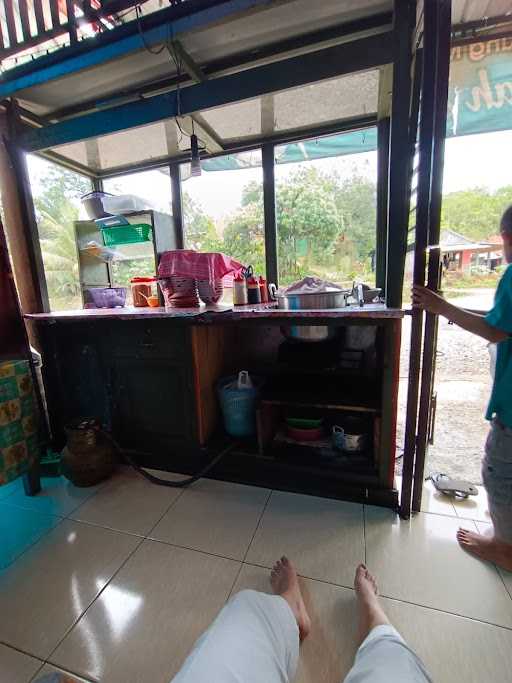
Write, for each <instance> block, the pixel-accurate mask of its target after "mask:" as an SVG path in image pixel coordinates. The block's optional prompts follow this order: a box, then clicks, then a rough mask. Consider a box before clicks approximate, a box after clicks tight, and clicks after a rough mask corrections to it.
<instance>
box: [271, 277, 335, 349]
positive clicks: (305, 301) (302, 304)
mask: <svg viewBox="0 0 512 683" xmlns="http://www.w3.org/2000/svg"><path fill="white" fill-rule="evenodd" d="M269 289H270V292H271V295H273V296H274V298H277V303H278V308H281V309H283V310H286V311H307V310H312V309H313V310H315V309H320V310H321V309H329V308H344V307H345V306H346V305H347V296H348V292H347V291H345V290H339V289H336V290H332V291H327V292H322V293H319V294H294V293H293V292H291V293H289V294H286V293H285V294H280V293H276V292H275V288H274V289H272V287H270V288H269ZM281 330H282V332H283V334H284V335H285V337H288V338H289V339H297V340H299V341H307V342H316V341H324V340H325V339H330V338H331V337H333V336H334V335H335V334H336V328H334V327H329V326H328V325H287V326H286V327H282V328H281Z"/></svg>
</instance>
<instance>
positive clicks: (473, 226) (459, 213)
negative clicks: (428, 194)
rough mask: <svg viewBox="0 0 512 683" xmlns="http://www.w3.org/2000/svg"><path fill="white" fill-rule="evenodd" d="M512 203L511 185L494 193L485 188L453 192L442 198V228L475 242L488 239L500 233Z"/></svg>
mask: <svg viewBox="0 0 512 683" xmlns="http://www.w3.org/2000/svg"><path fill="white" fill-rule="evenodd" d="M510 204H512V185H506V186H504V187H500V188H499V189H498V190H496V191H494V192H491V191H490V190H488V189H486V188H485V187H473V188H470V189H468V190H460V191H459V192H451V193H450V194H447V195H445V196H444V197H443V207H442V214H441V228H443V229H449V230H454V231H455V232H458V233H460V234H461V235H464V236H465V237H469V238H470V239H474V240H485V239H486V238H487V237H490V236H491V235H496V234H497V233H498V232H499V230H500V219H501V215H502V213H503V211H504V210H505V209H506V208H507V206H509V205H510Z"/></svg>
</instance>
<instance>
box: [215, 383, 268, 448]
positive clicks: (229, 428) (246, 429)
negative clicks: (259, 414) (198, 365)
mask: <svg viewBox="0 0 512 683" xmlns="http://www.w3.org/2000/svg"><path fill="white" fill-rule="evenodd" d="M239 378H240V380H241V381H239ZM261 384H262V383H261V380H259V379H257V378H255V377H254V376H253V377H252V381H251V379H250V378H249V375H248V373H246V372H245V371H242V372H241V373H239V375H231V376H230V377H224V378H223V379H221V380H220V381H219V383H218V384H217V392H218V395H219V401H220V406H221V410H222V416H223V418H224V428H225V429H226V432H227V433H228V434H229V435H230V436H234V437H245V436H252V435H253V434H255V433H256V403H257V400H258V397H259V394H260V389H261Z"/></svg>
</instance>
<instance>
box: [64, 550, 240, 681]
mask: <svg viewBox="0 0 512 683" xmlns="http://www.w3.org/2000/svg"><path fill="white" fill-rule="evenodd" d="M239 569H240V564H239V563H238V562H235V561H232V560H227V559H224V558H220V557H213V556H212V555H204V554H202V553H198V552H196V551H193V550H186V549H184V548H177V547H174V546H169V545H166V544H165V543H158V542H156V541H144V543H143V544H142V546H141V547H140V548H138V550H137V552H136V553H135V554H134V555H133V556H132V557H131V558H130V560H129V561H128V562H127V563H126V565H125V566H124V567H123V569H122V570H121V571H120V572H119V574H118V575H117V576H116V577H115V578H114V580H113V581H112V582H111V583H110V584H109V585H108V586H107V588H106V589H105V590H104V591H103V593H102V594H101V595H100V597H99V598H98V599H97V600H96V601H95V602H94V604H93V605H92V606H91V608H90V609H89V610H88V612H87V613H86V614H85V616H84V617H83V618H82V619H81V620H80V621H79V622H78V624H76V626H75V627H74V628H73V630H72V631H71V632H70V633H69V635H68V636H67V637H66V638H65V639H64V641H63V642H62V643H61V645H60V646H59V647H58V649H57V650H56V651H55V652H54V654H53V655H52V657H51V662H52V663H53V664H55V665H57V666H61V667H63V668H64V669H69V670H71V671H77V672H79V673H80V674H81V675H82V676H84V677H85V678H92V679H93V680H97V681H102V682H103V681H105V683H107V682H108V683H141V682H142V681H144V682H145V681H148V683H149V682H151V683H167V682H168V681H170V680H171V679H172V677H173V676H174V674H175V673H176V672H177V671H178V669H179V668H180V667H181V665H182V663H183V661H184V659H185V658H186V656H187V655H188V653H189V652H190V650H191V648H192V646H193V644H194V642H195V641H196V639H197V638H198V637H199V636H200V635H201V633H202V632H203V631H204V630H205V629H206V628H207V627H208V626H209V624H210V623H211V621H212V620H213V619H214V617H215V616H216V615H217V613H218V612H219V610H220V609H221V608H222V606H223V605H224V603H225V601H226V599H227V597H228V595H229V593H230V590H231V588H232V586H233V583H234V581H235V578H236V576H237V574H238V571H239Z"/></svg>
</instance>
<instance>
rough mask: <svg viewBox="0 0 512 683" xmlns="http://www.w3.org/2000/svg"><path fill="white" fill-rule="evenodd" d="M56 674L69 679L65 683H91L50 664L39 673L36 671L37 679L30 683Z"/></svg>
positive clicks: (36, 682)
mask: <svg viewBox="0 0 512 683" xmlns="http://www.w3.org/2000/svg"><path fill="white" fill-rule="evenodd" d="M57 673H59V674H61V675H64V676H68V677H69V678H67V679H66V681H65V683H68V681H69V683H71V681H73V683H75V681H76V683H92V682H91V681H88V680H87V679H85V678H82V677H81V676H77V675H76V674H74V673H71V672H70V671H65V670H64V669H59V667H57V666H52V665H51V664H45V665H44V666H43V668H42V669H41V671H38V673H37V677H36V678H35V679H33V681H32V683H38V681H39V678H40V677H42V676H48V675H49V674H57ZM59 683H60V681H59Z"/></svg>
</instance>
